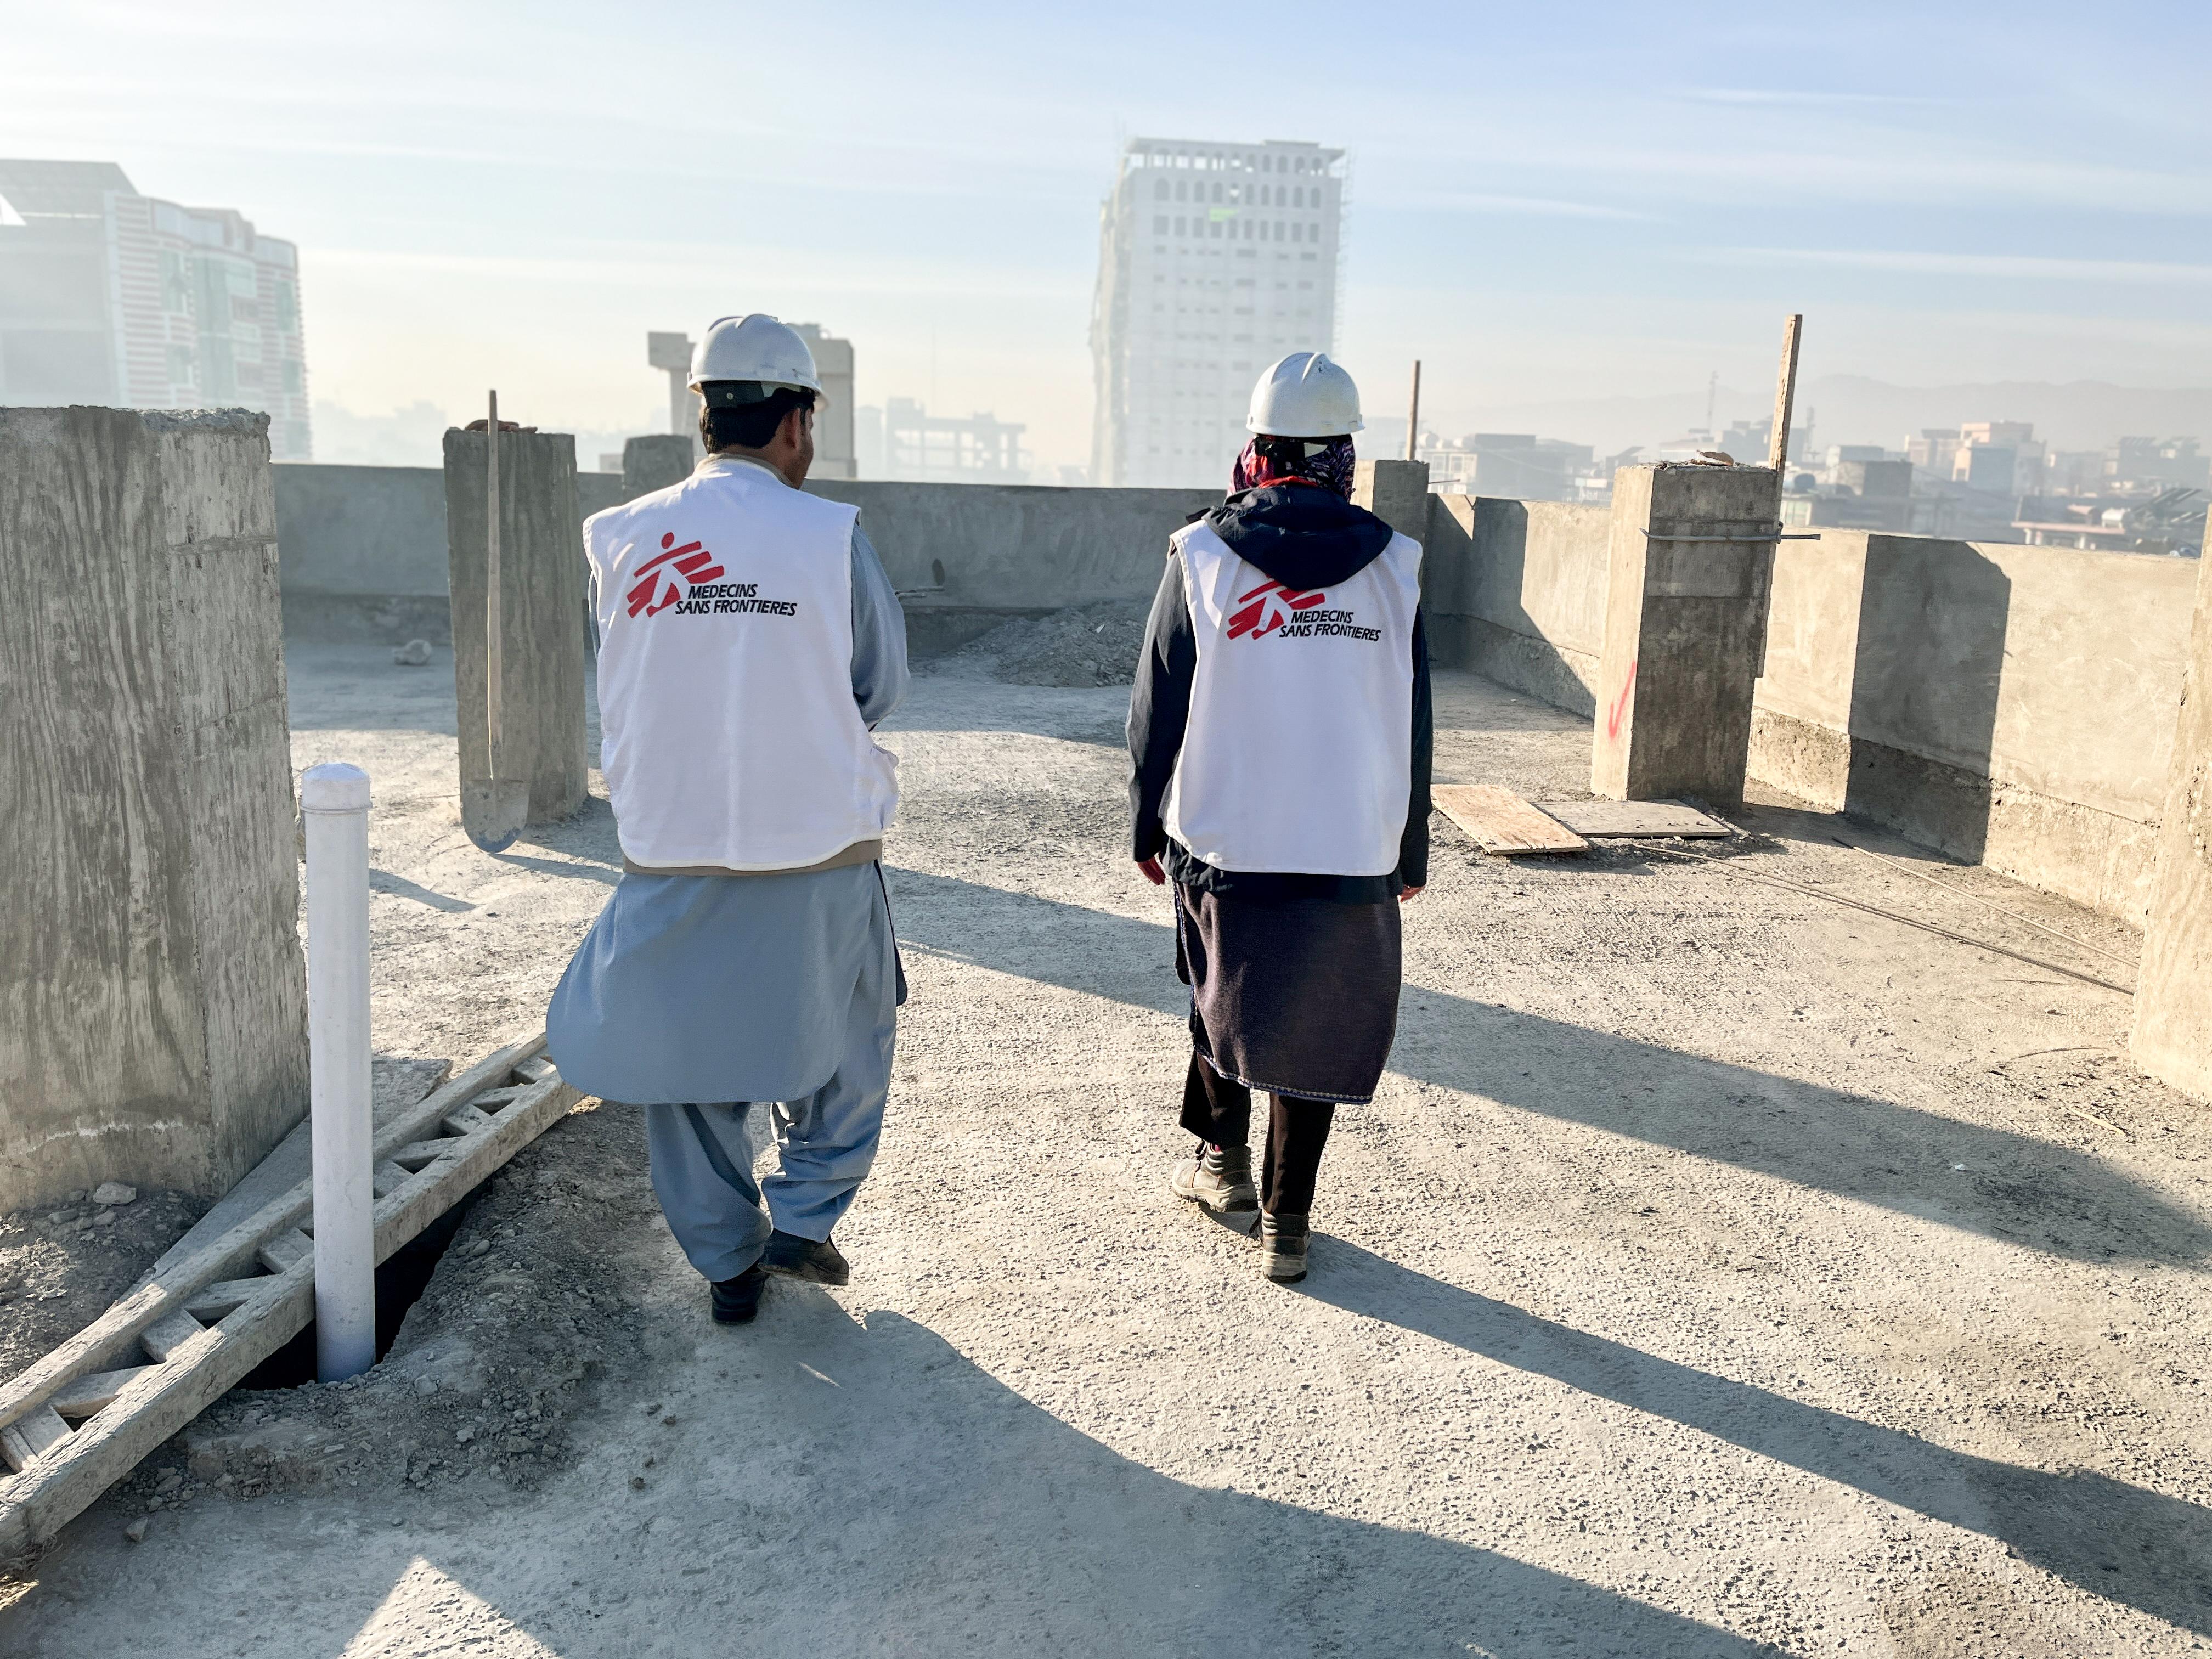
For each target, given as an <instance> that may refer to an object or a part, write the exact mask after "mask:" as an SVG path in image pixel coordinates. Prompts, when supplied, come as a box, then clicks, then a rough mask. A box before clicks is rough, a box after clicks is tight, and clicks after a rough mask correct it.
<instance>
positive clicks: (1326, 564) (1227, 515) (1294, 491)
mask: <svg viewBox="0 0 2212 1659" xmlns="http://www.w3.org/2000/svg"><path fill="white" fill-rule="evenodd" d="M1206 525H1207V526H1208V527H1209V528H1210V529H1211V530H1212V532H1213V533H1214V534H1215V535H1217V536H1218V537H1220V538H1221V539H1222V540H1223V541H1225V542H1226V543H1227V544H1229V547H1230V550H1231V551H1232V552H1234V553H1235V554H1236V555H1237V557H1239V558H1241V559H1243V561H1244V562H1246V563H1248V564H1251V565H1255V566H1257V567H1258V568H1260V569H1261V571H1263V572H1265V573H1266V574H1267V575H1268V576H1270V577H1272V578H1273V580H1276V581H1279V582H1280V583H1282V584H1283V586H1285V587H1291V588H1296V589H1297V590H1298V591H1300V592H1310V590H1312V589H1314V588H1317V587H1334V586H1335V585H1336V584H1337V583H1339V582H1340V581H1343V580H1345V579H1346V578H1347V577H1350V576H1356V575H1358V574H1359V573H1360V572H1361V571H1362V570H1364V569H1365V568H1367V567H1368V566H1369V565H1370V564H1372V563H1373V562H1375V560H1376V558H1378V557H1380V556H1381V555H1382V552H1383V549H1384V548H1386V547H1388V546H1389V544H1390V536H1391V533H1392V532H1391V530H1390V526H1389V525H1387V524H1384V523H1383V520H1380V519H1378V518H1376V516H1375V515H1374V514H1373V513H1370V512H1369V511H1368V510H1367V509H1366V508H1365V507H1354V506H1353V505H1352V503H1351V502H1350V501H1346V500H1345V499H1344V497H1343V496H1341V495H1338V494H1337V493H1336V492H1335V491H1334V490H1333V489H1322V488H1321V487H1320V486H1319V485H1316V484H1308V483H1286V484H1264V485H1262V486H1261V487H1260V488H1259V489H1247V490H1244V491H1243V492H1242V493H1241V494H1238V495H1231V497H1230V498H1229V499H1228V500H1227V501H1224V502H1223V503H1222V504H1221V505H1220V506H1219V507H1215V508H1214V509H1213V511H1212V512H1211V513H1207V514H1206Z"/></svg>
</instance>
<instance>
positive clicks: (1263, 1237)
mask: <svg viewBox="0 0 2212 1659" xmlns="http://www.w3.org/2000/svg"><path fill="white" fill-rule="evenodd" d="M1253 1231H1254V1234H1255V1237H1258V1239H1259V1241H1260V1271H1261V1273H1265V1274H1267V1277H1268V1278H1270V1279H1273V1280H1274V1281H1275V1283H1277V1284H1278V1285H1295V1284H1297V1282H1298V1281H1299V1280H1300V1279H1304V1277H1305V1276H1306V1237H1307V1233H1306V1218H1305V1217H1304V1216H1302V1215H1269V1214H1268V1213H1267V1212H1266V1211H1265V1210H1262V1211H1261V1212H1260V1225H1258V1226H1257V1227H1255V1229H1254V1230H1253Z"/></svg>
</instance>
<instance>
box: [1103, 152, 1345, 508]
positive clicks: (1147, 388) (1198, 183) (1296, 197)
mask: <svg viewBox="0 0 2212 1659" xmlns="http://www.w3.org/2000/svg"><path fill="white" fill-rule="evenodd" d="M1344 173H1345V169H1344V152H1343V151H1342V150H1340V149H1322V147H1321V146H1320V145H1318V144H1304V143H1282V142H1280V141H1277V140H1270V141H1269V142H1267V143H1261V144H1222V143H1202V142H1199V141H1196V140H1188V139H1170V138H1137V139H1133V140H1131V141H1130V143H1129V144H1128V146H1127V149H1124V150H1123V151H1122V153H1121V167H1120V171H1119V173H1118V174H1117V176H1116V177H1115V180H1114V189H1113V191H1112V193H1111V194H1110V195H1109V196H1108V197H1107V198H1106V201H1105V204H1104V206H1103V209H1102V210H1101V213H1100V221H1099V238H1098V287H1097V294H1096V295H1095V296H1094V298H1093V300H1092V302H1091V361H1092V364H1093V375H1094V379H1095V381H1096V393H1097V398H1096V404H1095V408H1094V413H1093V416H1092V421H1091V482H1092V483H1102V484H1167V485H1200V486H1202V485H1206V484H1220V483H1225V482H1226V480H1227V477H1228V473H1229V466H1230V463H1231V461H1233V460H1234V459H1236V455H1237V450H1238V448H1239V447H1242V446H1243V442H1244V439H1245V431H1244V412H1245V409H1246V406H1247V404H1248V402H1249V398H1250V397H1251V392H1252V382H1253V380H1255V378H1256V377H1257V376H1258V374H1259V373H1260V371H1261V369H1262V368H1266V367H1267V365H1268V364H1269V363H1271V362H1273V361H1274V360H1275V359H1276V358H1278V357H1279V356H1283V355H1284V354H1285V352H1290V351H1328V350H1333V349H1334V346H1335V342H1336V290H1337V260H1338V250H1339V248H1340V246H1341V240H1340V238H1341V232H1342V225H1343V212H1344V188H1345V178H1344Z"/></svg>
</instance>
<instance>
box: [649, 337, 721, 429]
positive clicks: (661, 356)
mask: <svg viewBox="0 0 2212 1659" xmlns="http://www.w3.org/2000/svg"><path fill="white" fill-rule="evenodd" d="M645 356H646V361H647V362H650V363H651V364H652V365H653V367H654V368H657V369H659V370H660V372H661V373H662V374H665V375H667V376H668V429H669V430H670V431H671V432H673V433H677V434H678V435H682V436H684V437H688V438H690V441H691V456H692V459H694V460H696V459H698V458H699V457H700V456H702V455H703V454H705V453H707V449H706V446H705V445H704V444H702V443H701V442H700V441H699V394H698V393H697V392H694V391H692V389H691V387H690V384H689V382H690V378H691V337H690V336H689V335H687V334H664V333H658V332H656V333H651V334H647V336H646V337H645Z"/></svg>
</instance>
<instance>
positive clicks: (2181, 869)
mask: <svg viewBox="0 0 2212 1659" xmlns="http://www.w3.org/2000/svg"><path fill="white" fill-rule="evenodd" d="M2202 566H2203V561H2201V560H2200V561H2199V569H2198V573H2197V604H2196V610H2195V613H2194V621H2193V622H2192V623H2191V628H2190V635H2189V666H2188V669H2187V671H2186V673H2185V678H2184V681H2183V686H2182V694H2181V713H2180V716H2179V719H2178V720H2176V721H2175V722H2174V728H2173V761H2172V767H2171V769H2169V770H2168V772H2167V774H2166V811H2165V814H2164V816H2163V817H2161V818H2160V821H2159V829H2158V854H2157V860H2156V862H2155V863H2154V865H2153V866H2152V871H2151V890H2150V919H2149V922H2148V926H2147V927H2145V928H2144V930H2143V953H2142V968H2141V969H2140V970H2139V971H2138V973H2137V975H2136V1021H2135V1032H2134V1035H2133V1036H2132V1037H2131V1039H2130V1048H2132V1049H2133V1050H2134V1052H2135V1057H2136V1063H2137V1064H2139V1065H2140V1066H2142V1068H2143V1070H2145V1071H2146V1072H2148V1073H2150V1074H2151V1075H2152V1076H2153V1077H2155V1078H2158V1079H2160V1080H2161V1081H2163V1082H2166V1083H2168V1084H2171V1085H2172V1086H2173V1087H2174V1088H2177V1089H2179V1090H2180V1091H2183V1092H2184V1093H2185V1094H2191V1095H2195V1096H2196V1097H2197V1098H2198V1099H2200V1100H2212V581H2207V580H2205V579H2204V575H2203V568H2202Z"/></svg>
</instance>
